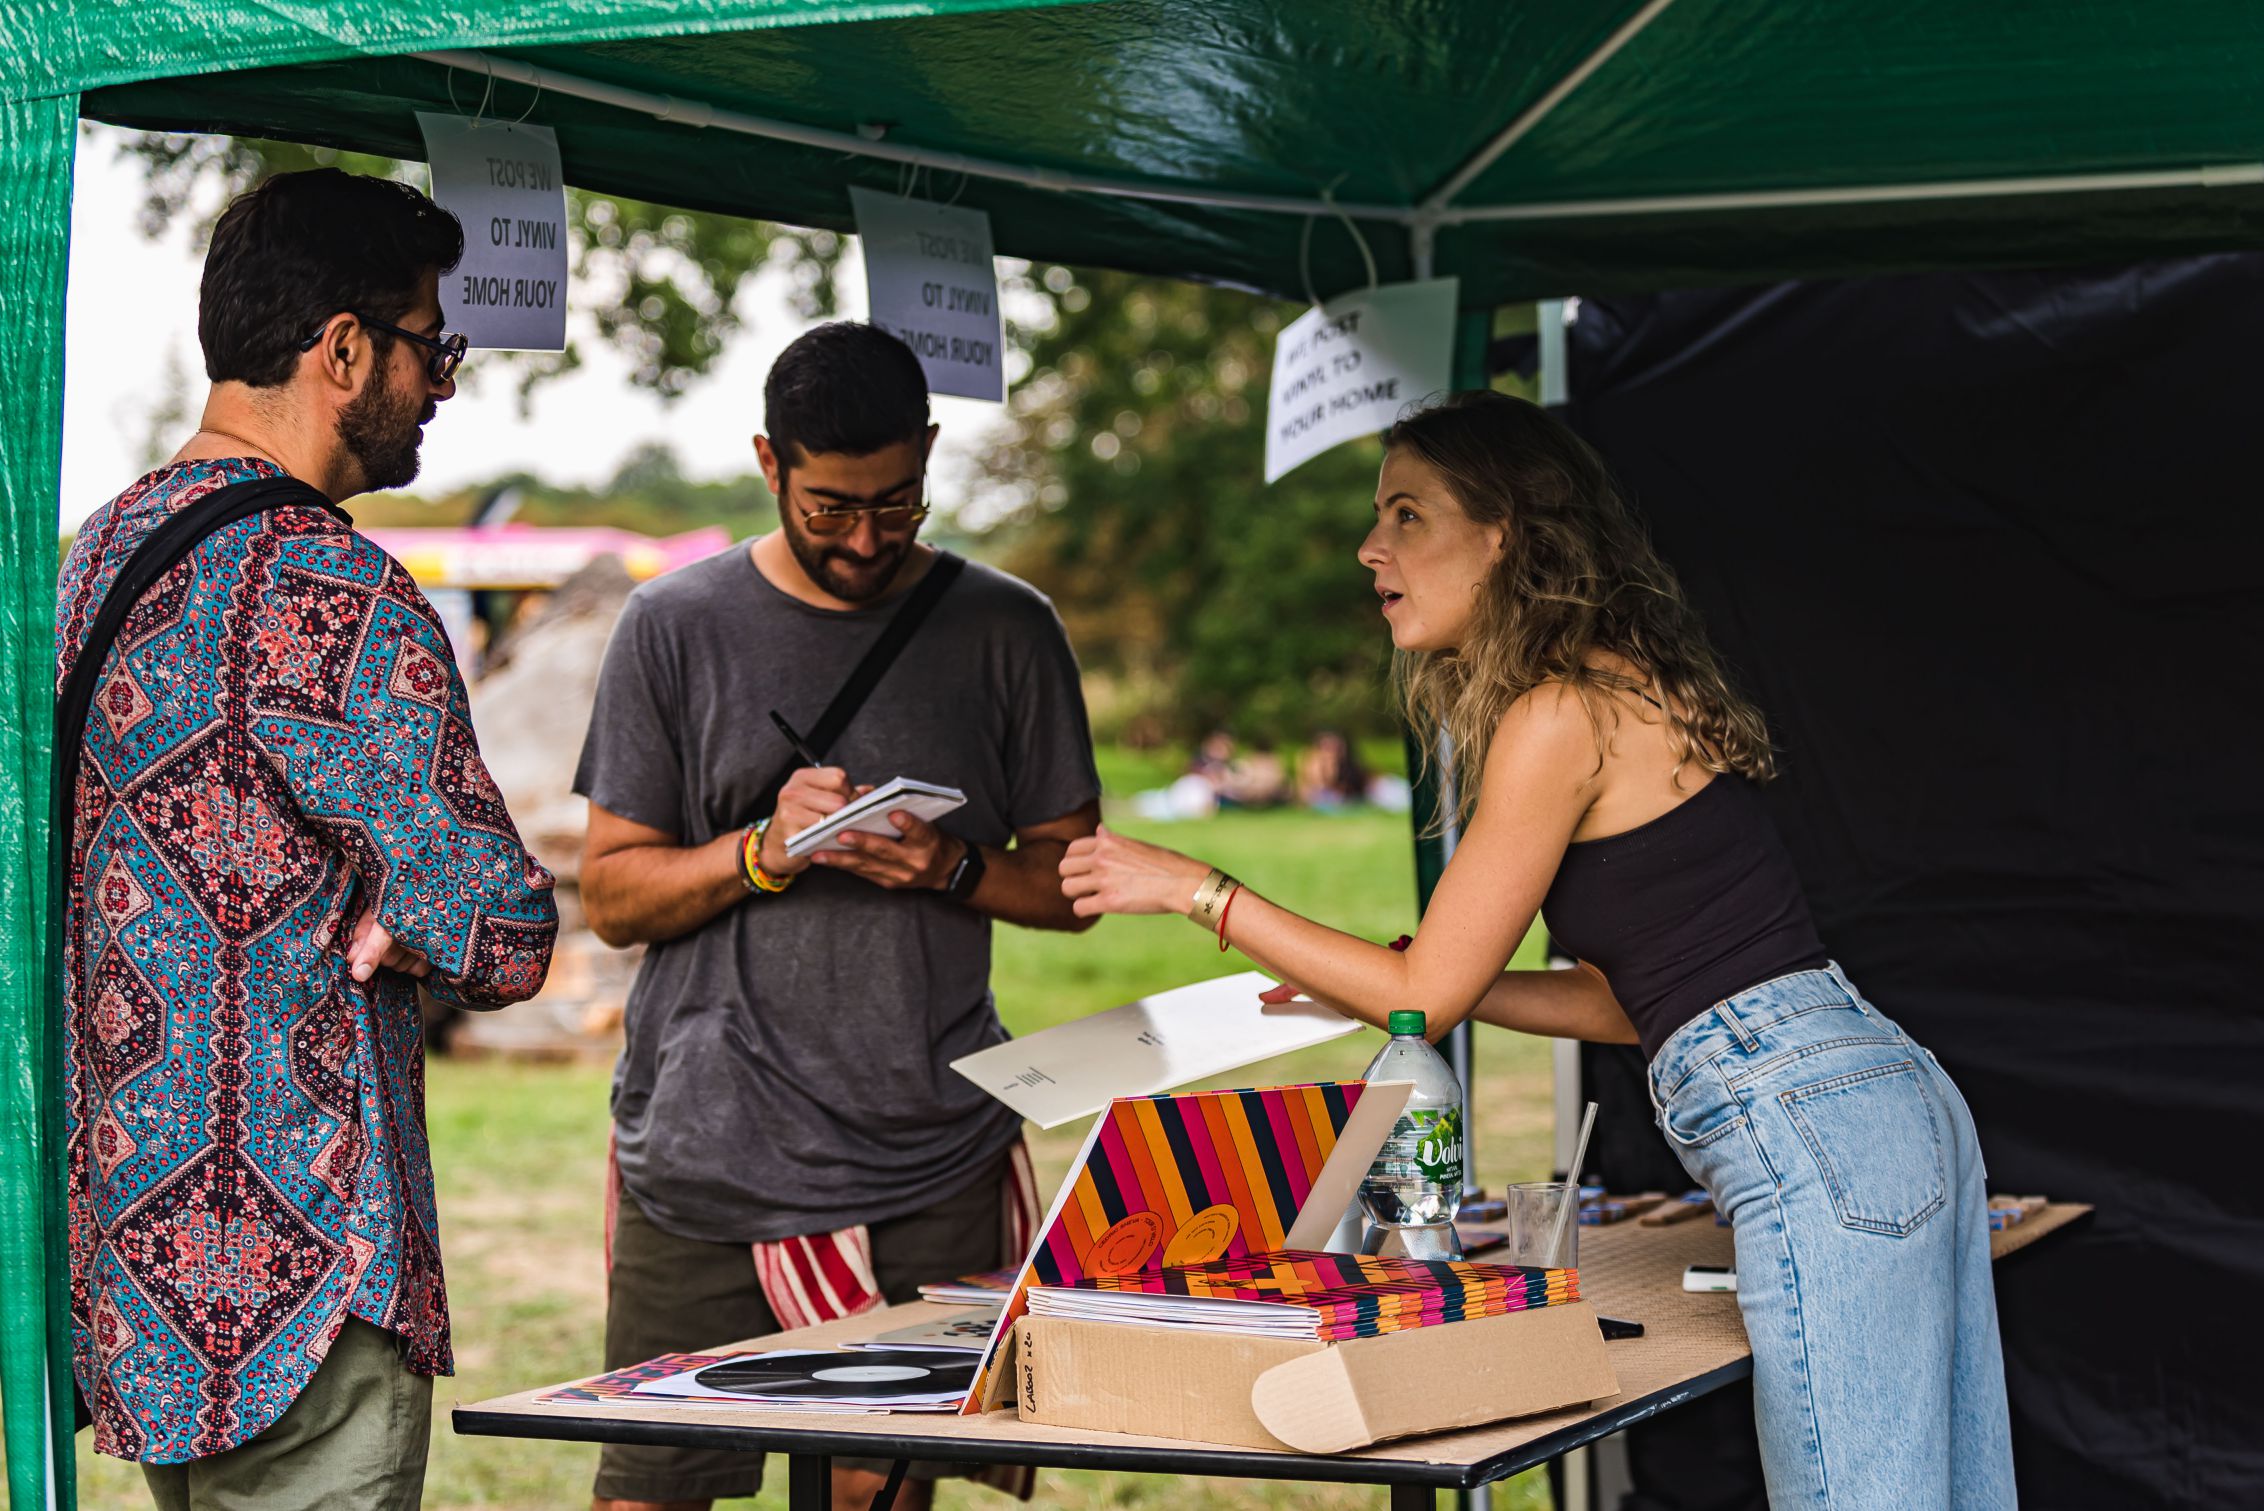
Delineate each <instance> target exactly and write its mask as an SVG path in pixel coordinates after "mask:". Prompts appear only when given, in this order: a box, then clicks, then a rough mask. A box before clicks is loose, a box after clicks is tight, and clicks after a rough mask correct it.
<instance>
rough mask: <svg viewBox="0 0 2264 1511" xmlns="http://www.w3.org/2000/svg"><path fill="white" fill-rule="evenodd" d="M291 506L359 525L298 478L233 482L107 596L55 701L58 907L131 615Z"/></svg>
mask: <svg viewBox="0 0 2264 1511" xmlns="http://www.w3.org/2000/svg"><path fill="white" fill-rule="evenodd" d="M286 504H305V505H308V506H310V507H313V508H318V509H324V510H327V511H329V512H330V513H332V514H335V515H336V516H338V518H339V519H341V520H346V522H347V523H349V524H351V523H352V521H351V520H348V519H347V516H346V512H345V511H344V510H342V509H340V508H339V507H338V506H337V505H336V504H333V503H332V502H331V501H330V500H329V499H327V498H324V497H323V496H322V495H321V494H320V493H317V492H316V491H315V490H314V489H313V488H311V487H309V486H308V485H307V484H305V483H302V482H300V481H299V480H298V479H297V478H295V477H262V478H254V479H252V480H251V481H249V482H242V483H230V484H229V485H228V486H227V487H225V488H218V489H215V490H214V491H213V492H211V493H209V494H207V495H206V496H205V497H203V498H200V499H198V500H197V501H196V502H195V503H193V504H190V505H189V506H188V507H186V508H184V509H182V510H181V511H180V512H179V513H177V514H175V515H174V516H173V517H172V518H171V519H168V520H167V521H165V523H164V524H162V525H159V526H158V527H157V528H156V529H155V530H154V531H152V532H150V537H149V539H147V540H145V541H143V542H142V543H141V545H140V546H139V547H138V548H136V549H135V551H134V554H133V556H132V557H131V558H130V559H129V560H128V561H127V562H126V564H125V566H124V567H122V568H120V569H119V572H118V576H117V577H116V579H114V580H113V581H112V582H111V584H110V590H109V591H108V592H107V593H105V594H103V595H102V609H101V611H100V612H99V613H97V614H96V615H95V616H94V626H93V628H91V629H89V630H88V631H87V635H86V641H85V643H84V644H82V645H81V646H80V647H79V654H78V659H77V660H75V661H73V662H72V663H71V674H70V676H68V677H66V678H64V679H63V690H62V691H61V692H59V693H57V694H56V695H55V750H54V765H53V772H54V775H53V782H54V786H53V789H52V791H51V793H50V797H49V808H48V812H49V814H50V815H51V817H52V819H53V826H52V827H51V828H50V829H49V831H48V836H49V838H48V844H49V848H50V850H51V852H52V854H53V855H54V858H55V865H54V867H53V870H54V875H55V879H56V884H57V890H56V892H55V894H54V895H55V897H56V898H57V899H58V901H59V900H60V899H61V897H62V892H61V884H62V882H63V879H64V878H65V877H66V876H67V875H68V874H69V870H70V853H69V852H70V845H71V826H72V823H73V821H74V819H75V817H76V814H77V799H78V786H79V745H80V743H81V742H82V740H83V739H84V738H85V735H86V716H87V711H88V710H89V709H90V708H92V707H93V706H94V684H95V680H96V679H97V678H98V677H100V676H101V675H102V662H103V658H104V657H106V656H107V655H109V654H110V647H111V644H112V643H113V642H114V641H116V640H117V638H118V632H119V631H120V630H122V629H124V628H125V627H126V616H127V615H128V614H131V613H132V612H133V610H134V605H135V604H137V603H139V602H140V601H141V598H142V595H143V594H144V593H147V592H148V591H149V590H150V589H151V588H153V587H155V586H156V585H157V584H158V582H159V580H160V579H162V578H163V577H164V576H165V574H166V573H168V572H170V571H172V570H173V569H174V568H175V567H177V566H179V565H180V564H181V561H182V559H183V558H185V557H186V556H187V555H188V554H189V553H190V552H191V551H194V550H195V549H196V548H197V547H198V546H199V545H200V544H202V543H203V541H204V539H205V537H206V536H208V535H211V534H212V533H213V532H214V531H216V530H221V529H224V528H226V527H227V526H229V525H232V524H234V523H235V522H236V521H237V520H239V519H242V518H244V517H245V516H246V515H250V514H258V513H260V512H261V511H263V510H267V509H278V508H281V507H283V506H284V505H286Z"/></svg>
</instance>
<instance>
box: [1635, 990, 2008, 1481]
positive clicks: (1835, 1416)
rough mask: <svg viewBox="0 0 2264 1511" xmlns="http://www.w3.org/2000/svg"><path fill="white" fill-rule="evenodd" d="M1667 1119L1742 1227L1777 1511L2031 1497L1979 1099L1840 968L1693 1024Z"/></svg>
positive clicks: (1666, 1077)
mask: <svg viewBox="0 0 2264 1511" xmlns="http://www.w3.org/2000/svg"><path fill="white" fill-rule="evenodd" d="M1650 1079H1651V1105H1652V1106H1653V1108H1655V1109H1656V1111H1657V1116H1658V1122H1659V1128H1660V1130H1661V1131H1662V1132H1663V1133H1665V1134H1666V1136H1667V1140H1668V1142H1670V1143H1671V1144H1673V1145H1674V1148H1675V1153H1676V1154H1677V1156H1678V1157H1679V1158H1680V1159H1681V1161H1682V1165H1683V1168H1684V1169H1686V1170H1688V1171H1689V1172H1690V1175H1691V1178H1692V1179H1693V1180H1695V1181H1697V1182H1698V1183H1699V1184H1700V1185H1702V1186H1704V1187H1705V1188H1706V1190H1707V1191H1708V1192H1710V1193H1711V1194H1712V1196H1713V1198H1714V1204H1715V1206H1716V1207H1717V1208H1718V1209H1719V1210H1720V1211H1721V1212H1722V1213H1724V1214H1725V1215H1726V1216H1727V1217H1728V1218H1729V1220H1730V1223H1731V1225H1732V1227H1733V1228H1734V1229H1735V1233H1736V1241H1737V1302H1738V1307H1739V1309H1740V1310H1741V1311H1742V1312H1743V1313H1744V1314H1745V1331H1746V1334H1747V1336H1748V1337H1749V1338H1750V1339H1751V1341H1752V1345H1753V1406H1754V1416H1755V1418H1756V1419H1757V1421H1758V1424H1759V1427H1760V1433H1761V1465H1762V1469H1763V1472H1764V1473H1765V1474H1766V1476H1767V1478H1768V1485H1769V1504H1770V1506H1771V1507H1772V1508H1773V1511H1792V1508H1795V1507H1800V1508H1807V1507H1814V1508H1817V1511H1827V1508H1828V1511H1857V1508H1863V1511H1869V1508H1874V1507H1876V1508H1881V1511H1884V1508H1889V1507H1892V1508H1897V1511H1900V1508H1904V1507H1944V1508H1955V1511H1967V1508H1972V1511H1981V1508H1991V1511H1993V1508H1996V1507H2003V1506H2011V1505H2013V1504H2014V1497H2013V1483H2012V1442H2011V1429H2010V1425H2009V1422H2008V1420H2007V1415H2006V1409H2005V1372H2004V1358H2003V1355H2002V1353H2001V1351H2000V1348H1999V1345H1998V1342H1997V1299H1996V1291H1995V1289H1994V1286H1993V1284H1992V1281H1991V1278H1990V1274H1989V1216H1988V1194H1987V1189H1986V1187H1985V1186H1984V1184H1983V1180H1984V1172H1983V1169H1982V1165H1981V1147H1980V1144H1979V1142H1978V1141H1977V1140H1976V1139H1975V1138H1974V1134H1973V1118H1972V1115H1971V1114H1970V1113H1968V1112H1967V1111H1966V1107H1965V1101H1964V1098H1962V1097H1960V1096H1959V1095H1958V1092H1957V1088H1956V1087H1955V1086H1953V1085H1951V1084H1950V1078H1949V1077H1948V1076H1947V1075H1945V1074H1944V1073H1943V1071H1942V1068H1941V1066H1939V1065H1938V1064H1936V1063H1935V1061H1934V1057H1933V1055H1932V1054H1930V1053H1929V1052H1927V1051H1926V1050H1925V1049H1922V1048H1921V1047H1919V1046H1918V1045H1917V1044H1914V1043H1912V1042H1911V1039H1910V1036H1909V1035H1907V1034H1905V1033H1904V1032H1903V1031H1902V1030H1901V1029H1900V1028H1897V1027H1896V1026H1895V1025H1894V1024H1893V1023H1892V1022H1891V1021H1889V1020H1888V1018H1887V1017H1886V1016H1885V1015H1884V1014H1882V1013H1881V1012H1880V1011H1879V1010H1878V1009H1877V1008H1875V1007H1872V1006H1871V1005H1870V1004H1869V1003H1867V1002H1865V1001H1864V1000H1863V998H1862V995H1861V994H1860V993H1858V992H1857V991H1856V990H1855V988H1854V987H1853V986H1852V985H1851V984H1850V983H1849V982H1848V979H1847V977H1846V976H1845V975H1844V974H1842V973H1841V971H1840V968H1839V967H1838V966H1837V965H1834V966H1830V967H1828V968H1827V969H1824V970H1820V971H1800V972H1797V973H1795V974H1793V975H1790V976H1783V977H1779V978H1778V979H1777V980H1774V981H1768V982H1764V983H1762V984H1761V985H1759V986H1756V987H1754V988H1752V989H1751V990H1749V991H1745V992H1741V993H1739V994H1738V995H1737V996H1735V997H1732V998H1730V999H1729V1000H1727V1001H1725V1002H1721V1003H1717V1004H1716V1005H1715V1006H1713V1007H1711V1008H1709V1009H1707V1010H1706V1011H1705V1012H1703V1013H1701V1014H1699V1015H1698V1017H1696V1018H1695V1019H1693V1020H1692V1021H1691V1022H1689V1023H1687V1024H1685V1025H1684V1026H1683V1027H1682V1028H1680V1029H1678V1030H1677V1031H1676V1032H1675V1034H1674V1035H1673V1037H1671V1038H1669V1039H1668V1040H1667V1042H1666V1043H1665V1044H1664V1045H1663V1046H1662V1047H1661V1048H1660V1050H1659V1053H1658V1055H1657V1057H1656V1058H1654V1059H1653V1060H1652V1061H1651V1072H1650Z"/></svg>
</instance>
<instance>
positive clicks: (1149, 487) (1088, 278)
mask: <svg viewBox="0 0 2264 1511" xmlns="http://www.w3.org/2000/svg"><path fill="white" fill-rule="evenodd" d="M1033 285H1034V286H1035V287H1036V288H1038V289H1040V290H1042V291H1043V292H1044V294H1046V295H1047V296H1048V299H1049V301H1050V304H1051V308H1052V313H1053V319H1052V322H1051V324H1050V325H1040V326H1038V327H1035V328H1033V327H1030V326H1022V327H1018V328H1016V329H1015V330H1014V331H1013V333H1012V335H1013V339H1014V341H1015V342H1016V344H1017V345H1019V346H1020V347H1021V349H1022V350H1023V351H1024V352H1026V353H1027V355H1028V357H1029V360H1030V364H1031V366H1030V372H1029V374H1028V376H1027V377H1026V378H1025V379H1024V380H1023V381H1022V382H1021V383H1020V384H1018V385H1017V386H1016V388H1015V389H1014V391H1013V392H1012V393H1011V394H1010V395H1009V396H1008V400H1007V423H1006V426H1005V429H1004V433H1003V435H1002V437H1001V440H1000V443H999V444H998V445H997V446H996V447H994V448H993V449H992V450H991V452H990V453H989V455H988V456H987V458H986V463H985V466H986V471H987V473H988V474H989V478H990V480H991V482H992V485H993V486H994V487H995V488H998V489H1000V490H1002V491H1004V492H1006V493H1008V494H1009V495H1010V496H1012V497H1014V498H1015V499H1017V500H1018V505H1019V507H1018V508H1017V509H1016V511H1015V512H1014V513H1013V515H1012V516H1011V517H1010V518H1009V520H1008V522H1007V523H1006V524H1004V525H1003V526H1001V527H1000V529H1001V531H1002V532H1004V537H1005V539H1004V543H1003V544H1002V546H1001V548H1000V550H999V552H998V554H999V555H1000V557H1001V558H1002V559H1003V560H1005V561H1006V562H1007V563H1008V564H1009V566H1010V567H1011V568H1012V569H1013V570H1015V571H1017V572H1019V573H1021V574H1022V575H1023V576H1025V577H1028V578H1029V579H1030V580H1032V581H1033V582H1035V583H1037V584H1038V585H1039V586H1040V587H1042V588H1043V589H1044V590H1045V591H1046V592H1047V593H1049V594H1050V595H1051V596H1052V597H1053V599H1054V601H1055V603H1056V604H1057V605H1058V606H1059V607H1060V609H1061V611H1062V614H1063V617H1064V618H1065V619H1066V620H1067V621H1068V623H1069V626H1070V631H1071V635H1072V638H1073V639H1074V640H1075V642H1076V644H1077V647H1078V652H1079V654H1080V656H1082V657H1083V658H1084V661H1085V665H1086V666H1087V668H1088V670H1089V671H1091V672H1093V673H1095V674H1096V681H1095V686H1094V689H1093V691H1094V705H1095V718H1096V722H1097V723H1098V724H1099V725H1100V726H1101V728H1102V729H1103V731H1104V732H1106V733H1110V734H1117V733H1132V734H1135V735H1137V734H1140V733H1143V732H1152V733H1155V734H1159V735H1171V736H1178V737H1182V738H1186V737H1193V736H1197V735H1199V734H1201V733H1202V732H1203V731H1204V730H1206V729H1209V728H1212V727H1216V726H1221V725H1223V726H1228V727H1231V728H1233V729H1235V730H1236V731H1237V732H1238V733H1242V734H1245V735H1260V736H1271V737H1275V738H1281V739H1297V738H1302V737H1304V736H1306V735H1308V734H1310V733H1311V732H1312V731H1313V730H1315V729H1317V728H1321V727H1325V726H1330V725H1335V726H1340V727H1348V728H1351V729H1353V730H1355V731H1365V732H1382V731H1385V730H1388V729H1390V728H1392V727H1393V721H1392V716H1391V713H1390V708H1389V697H1388V695H1387V693H1386V691H1385V674H1386V671H1387V668H1388V657H1389V650H1390V646H1389V641H1388V639H1387V638H1386V635H1385V632H1384V627H1383V623H1382V620H1381V618H1380V617H1379V616H1378V615H1377V613H1376V612H1375V610H1374V608H1373V607H1372V605H1373V602H1374V599H1373V596H1372V593H1371V591H1370V577H1369V574H1368V572H1367V569H1365V568H1364V567H1362V566H1360V565H1359V563H1358V562H1357V561H1356V560H1355V559H1354V552H1355V551H1356V550H1357V549H1358V547H1359V543H1360V540H1361V537H1362V536H1363V535H1364V534H1365V533H1366V532H1367V529H1368V526H1369V522H1370V519H1371V500H1372V499H1373V497H1374V493H1375V481H1376V468H1377V466H1378V464H1379V462H1380V460H1381V448H1380V447H1379V446H1378V445H1377V444H1376V443H1374V442H1372V441H1370V442H1362V443H1360V444H1357V445H1350V446H1343V447H1339V448H1338V449H1336V450H1334V451H1331V452H1328V453H1325V454H1324V455H1322V456H1319V457H1316V458H1314V459H1313V460H1312V461H1309V462H1307V463H1306V464H1305V465H1304V466H1302V467H1300V468H1298V469H1297V470H1295V471H1293V472H1291V473H1289V474H1288V475H1287V476H1286V477H1283V478H1281V479H1280V480H1279V481H1277V482H1275V483H1273V484H1271V485H1268V484H1266V483H1265V482H1263V481H1262V480H1261V478H1262V473H1263V462H1264V451H1265V446H1264V419H1265V404H1266V384H1267V377H1268V374H1269V372H1270V371H1271V366H1272V352H1273V336H1274V334H1275V332H1276V331H1278V330H1279V329H1280V327H1281V326H1282V325H1284V324H1286V323H1287V322H1288V321H1289V320H1291V319H1294V318H1295V317H1296V314H1297V309H1296V307H1295V306H1293V305H1287V304H1283V303H1280V302H1278V301H1274V300H1270V299H1265V298H1261V297H1258V296H1255V295H1251V294H1247V293H1241V292H1237V291H1235V290H1230V289H1221V288H1210V287H1204V286H1200V285H1196V284H1187V283H1174V282H1169V281H1165V280H1160V279H1151V278H1138V277H1134V276H1132V275H1129V274H1123V273H1111V272H1092V271H1085V270H1076V271H1072V270H1070V269H1067V268H1060V267H1051V268H1045V269H1042V270H1039V276H1038V277H1037V278H1035V279H1034V280H1033Z"/></svg>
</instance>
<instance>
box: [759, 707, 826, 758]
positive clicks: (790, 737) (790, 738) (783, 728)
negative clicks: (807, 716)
mask: <svg viewBox="0 0 2264 1511" xmlns="http://www.w3.org/2000/svg"><path fill="white" fill-rule="evenodd" d="M770 722H771V723H773V724H776V725H777V726H778V732H779V733H780V734H782V735H784V736H786V743H787V744H789V745H791V746H793V747H794V753H795V754H796V755H798V756H800V757H801V758H802V759H803V760H805V761H807V762H809V763H810V764H811V765H812V766H823V765H824V764H825V762H823V761H821V760H819V759H818V758H817V757H816V756H814V755H812V754H811V753H810V747H809V746H807V745H805V744H803V743H802V737H801V736H800V735H798V734H796V733H794V726H793V725H791V724H789V723H787V722H786V716H785V715H784V714H781V713H780V712H779V711H778V710H777V709H775V708H774V709H772V710H771V711H770Z"/></svg>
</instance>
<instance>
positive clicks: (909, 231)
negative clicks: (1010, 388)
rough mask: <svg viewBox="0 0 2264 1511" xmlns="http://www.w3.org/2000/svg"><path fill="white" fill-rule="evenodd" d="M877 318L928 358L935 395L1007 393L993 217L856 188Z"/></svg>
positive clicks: (852, 197)
mask: <svg viewBox="0 0 2264 1511" xmlns="http://www.w3.org/2000/svg"><path fill="white" fill-rule="evenodd" d="M849 202H850V204H851V206H852V207H853V208H854V209H855V211H856V214H857V237H858V240H860V241H861V242H863V243H864V251H865V294H866V297H867V299H868V300H869V302H870V303H871V305H872V322H873V324H875V325H877V326H879V327H880V328H881V329H883V330H885V331H888V332H889V333H890V334H892V335H894V336H896V337H898V338H900V339H901V340H902V341H903V342H904V344H905V345H906V346H909V347H911V348H912V351H913V353H914V354H915V355H917V356H918V357H919V359H920V366H921V368H922V369H923V370H925V371H926V373H927V375H928V389H929V391H930V392H931V393H948V394H958V395H960V396H961V397H963V398H969V399H989V400H991V401H992V402H993V403H996V402H998V401H999V400H1002V399H1004V398H1005V397H1006V368H1005V365H1004V354H1005V345H1004V342H1003V340H1002V339H1001V337H1002V332H1001V329H1000V325H999V314H998V270H997V265H996V264H995V263H993V262H992V260H991V229H990V216H989V215H988V214H986V213H984V212H983V211H981V210H963V209H960V208H959V207H957V206H955V205H939V204H936V203H934V202H933V201H931V200H925V199H906V198H904V197H903V196H902V195H898V194H883V193H880V192H879V191H877V190H873V189H851V190H850V191H849Z"/></svg>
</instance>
